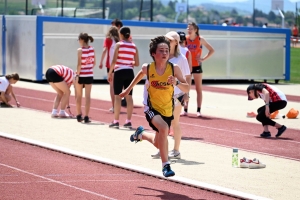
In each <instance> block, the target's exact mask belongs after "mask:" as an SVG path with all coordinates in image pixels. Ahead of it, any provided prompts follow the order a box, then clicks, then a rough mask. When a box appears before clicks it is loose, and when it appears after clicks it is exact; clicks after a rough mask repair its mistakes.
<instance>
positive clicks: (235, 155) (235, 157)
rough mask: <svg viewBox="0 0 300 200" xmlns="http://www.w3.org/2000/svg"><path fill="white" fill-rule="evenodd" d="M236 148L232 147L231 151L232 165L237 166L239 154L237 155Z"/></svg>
mask: <svg viewBox="0 0 300 200" xmlns="http://www.w3.org/2000/svg"><path fill="white" fill-rule="evenodd" d="M238 151H239V150H238V149H237V148H233V151H232V167H239V155H238Z"/></svg>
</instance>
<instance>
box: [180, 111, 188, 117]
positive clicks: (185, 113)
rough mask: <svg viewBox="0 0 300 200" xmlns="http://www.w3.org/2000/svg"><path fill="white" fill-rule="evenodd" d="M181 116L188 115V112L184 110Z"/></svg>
mask: <svg viewBox="0 0 300 200" xmlns="http://www.w3.org/2000/svg"><path fill="white" fill-rule="evenodd" d="M180 116H188V113H187V112H184V111H183V112H182V113H180Z"/></svg>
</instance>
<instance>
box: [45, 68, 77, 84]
mask: <svg viewBox="0 0 300 200" xmlns="http://www.w3.org/2000/svg"><path fill="white" fill-rule="evenodd" d="M50 68H52V69H53V70H54V71H55V72H56V73H57V74H58V75H59V76H61V77H62V78H63V79H64V81H65V82H66V83H67V84H68V85H71V84H72V82H73V78H74V76H75V73H74V71H73V70H72V69H70V68H69V67H66V66H64V65H53V66H51V67H50Z"/></svg>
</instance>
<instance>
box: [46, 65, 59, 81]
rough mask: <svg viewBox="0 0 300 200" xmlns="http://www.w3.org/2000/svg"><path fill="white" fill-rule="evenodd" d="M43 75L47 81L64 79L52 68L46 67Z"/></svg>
mask: <svg viewBox="0 0 300 200" xmlns="http://www.w3.org/2000/svg"><path fill="white" fill-rule="evenodd" d="M45 77H46V80H47V81H48V82H53V83H59V82H62V81H64V79H63V78H62V77H61V76H60V75H58V74H57V73H56V71H55V70H54V69H52V68H49V69H47V71H46V75H45Z"/></svg>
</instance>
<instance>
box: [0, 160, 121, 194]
mask: <svg viewBox="0 0 300 200" xmlns="http://www.w3.org/2000/svg"><path fill="white" fill-rule="evenodd" d="M0 165H1V166H3V167H7V168H10V169H13V170H16V171H19V172H22V173H24V174H28V175H31V176H35V177H38V178H41V179H44V180H47V181H49V182H52V183H57V184H60V185H64V186H67V187H70V188H73V189H75V190H80V191H82V192H86V193H89V194H92V195H96V196H99V197H103V198H105V199H111V200H115V199H114V198H111V197H108V196H105V195H103V194H99V193H96V192H92V191H89V190H86V189H83V188H79V187H76V186H73V185H69V184H66V183H63V182H60V181H56V180H53V179H51V178H47V177H44V176H40V175H38V174H34V173H32V172H28V171H25V170H22V169H19V168H16V167H13V166H10V165H6V164H3V163H0Z"/></svg>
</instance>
